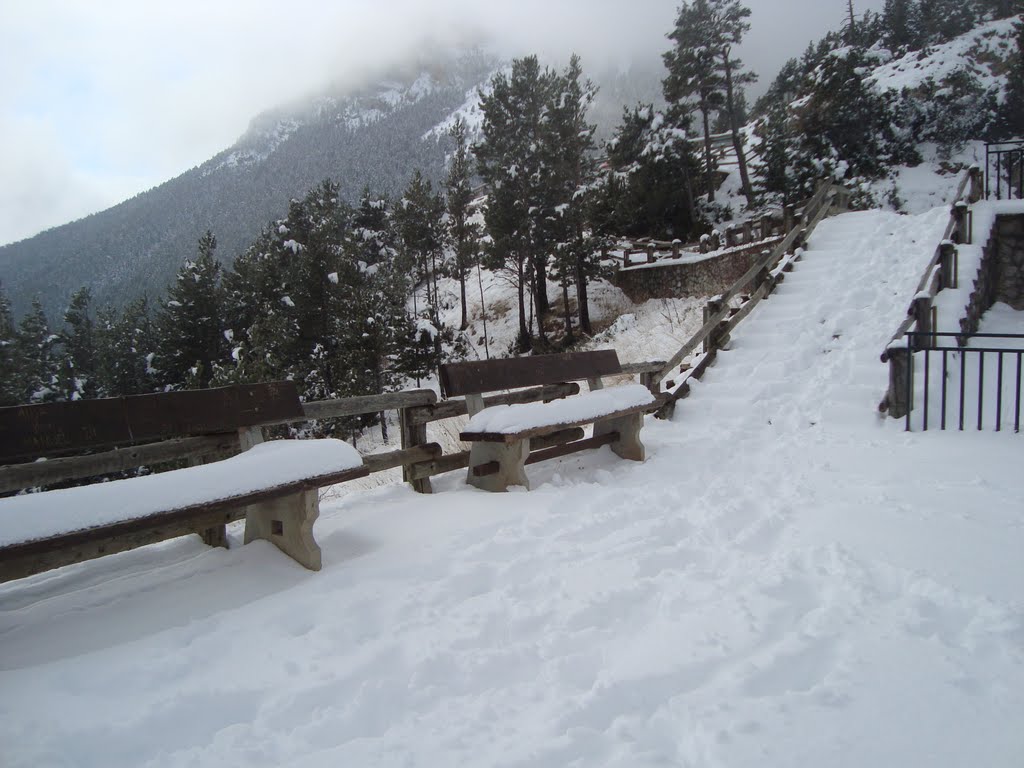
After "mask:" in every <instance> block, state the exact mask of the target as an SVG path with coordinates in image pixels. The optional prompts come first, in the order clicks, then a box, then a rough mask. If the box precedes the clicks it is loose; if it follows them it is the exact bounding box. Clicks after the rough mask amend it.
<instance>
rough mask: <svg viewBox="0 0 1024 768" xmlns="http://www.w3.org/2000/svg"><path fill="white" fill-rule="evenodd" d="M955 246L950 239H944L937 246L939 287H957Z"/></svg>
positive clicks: (958, 281) (958, 280)
mask: <svg viewBox="0 0 1024 768" xmlns="http://www.w3.org/2000/svg"><path fill="white" fill-rule="evenodd" d="M956 255H957V254H956V246H955V245H954V244H953V241H952V240H944V241H943V242H942V245H940V246H939V279H940V281H941V282H940V284H939V288H940V289H943V288H958V287H959V286H960V279H959V276H958V275H957V259H956Z"/></svg>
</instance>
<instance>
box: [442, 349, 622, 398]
mask: <svg viewBox="0 0 1024 768" xmlns="http://www.w3.org/2000/svg"><path fill="white" fill-rule="evenodd" d="M618 373H622V366H621V365H619V356H618V355H617V354H616V352H615V350H614V349H600V350H597V351H595V352H566V353H564V354H560V355H533V356H531V357H512V358H508V359H502V360H478V361H475V362H471V363H448V364H446V365H442V366H441V368H440V378H441V393H442V394H443V395H444V396H445V397H458V396H460V395H468V394H479V393H483V392H494V391H495V390H499V389H519V388H521V387H535V386H542V385H545V384H560V383H562V382H568V381H582V380H584V379H598V378H600V377H602V376H614V375H615V374H618Z"/></svg>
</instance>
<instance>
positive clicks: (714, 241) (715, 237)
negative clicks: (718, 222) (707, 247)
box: [711, 229, 722, 251]
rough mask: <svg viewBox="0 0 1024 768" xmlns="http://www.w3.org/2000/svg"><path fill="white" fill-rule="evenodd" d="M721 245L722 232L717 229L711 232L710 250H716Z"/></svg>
mask: <svg viewBox="0 0 1024 768" xmlns="http://www.w3.org/2000/svg"><path fill="white" fill-rule="evenodd" d="M721 247H722V233H721V232H719V231H718V230H717V229H716V230H714V231H713V232H712V233H711V250H712V251H717V250H718V249H719V248H721Z"/></svg>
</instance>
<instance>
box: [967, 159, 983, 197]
mask: <svg viewBox="0 0 1024 768" xmlns="http://www.w3.org/2000/svg"><path fill="white" fill-rule="evenodd" d="M968 173H970V174H971V188H970V192H969V193H968V198H967V199H968V201H969V202H972V203H976V202H978V201H979V200H981V199H982V198H983V197H985V174H984V172H982V170H981V168H979V167H978V166H977V165H972V166H971V169H970V171H968Z"/></svg>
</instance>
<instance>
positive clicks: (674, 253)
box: [672, 238, 679, 259]
mask: <svg viewBox="0 0 1024 768" xmlns="http://www.w3.org/2000/svg"><path fill="white" fill-rule="evenodd" d="M672 258H673V259H678V258H679V239H678V238H676V239H675V240H673V241H672Z"/></svg>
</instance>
